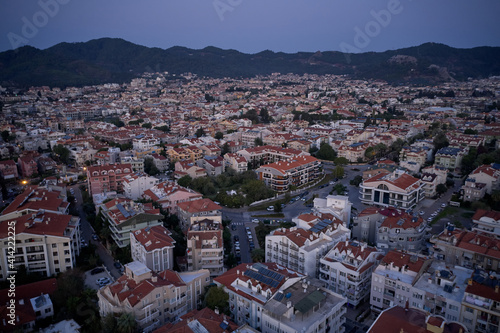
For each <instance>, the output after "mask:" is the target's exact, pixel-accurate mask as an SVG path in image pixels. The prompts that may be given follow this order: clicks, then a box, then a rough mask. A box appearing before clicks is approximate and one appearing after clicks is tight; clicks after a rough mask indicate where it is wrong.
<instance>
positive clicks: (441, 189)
mask: <svg viewBox="0 0 500 333" xmlns="http://www.w3.org/2000/svg"><path fill="white" fill-rule="evenodd" d="M446 191H448V188H447V187H446V185H445V184H438V186H436V193H437V194H439V195H441V194H444V193H446Z"/></svg>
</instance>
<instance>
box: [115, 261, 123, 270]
mask: <svg viewBox="0 0 500 333" xmlns="http://www.w3.org/2000/svg"><path fill="white" fill-rule="evenodd" d="M113 266H115V268H116V269H120V268H122V265H121V264H120V263H119V262H116V261H115V263H114V264H113Z"/></svg>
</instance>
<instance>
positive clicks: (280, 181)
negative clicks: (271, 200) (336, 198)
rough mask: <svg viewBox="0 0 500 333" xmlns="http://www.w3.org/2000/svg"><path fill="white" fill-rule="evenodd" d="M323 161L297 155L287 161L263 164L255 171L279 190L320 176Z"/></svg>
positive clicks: (261, 178)
mask: <svg viewBox="0 0 500 333" xmlns="http://www.w3.org/2000/svg"><path fill="white" fill-rule="evenodd" d="M320 165H321V162H320V161H319V160H318V159H316V158H315V157H312V156H295V157H293V158H290V159H288V160H285V161H278V162H274V163H271V164H267V165H263V166H261V167H260V168H258V169H257V170H255V172H256V173H257V177H258V179H260V180H263V181H264V183H265V184H266V185H267V186H269V187H270V188H271V189H272V190H274V191H277V192H286V191H288V190H289V189H290V186H301V185H304V184H307V183H309V182H311V181H314V180H316V179H318V178H319V177H320V172H321V171H320Z"/></svg>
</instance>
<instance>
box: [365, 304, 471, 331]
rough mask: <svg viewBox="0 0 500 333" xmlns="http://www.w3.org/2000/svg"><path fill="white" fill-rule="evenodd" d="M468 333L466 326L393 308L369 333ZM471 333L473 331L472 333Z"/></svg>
mask: <svg viewBox="0 0 500 333" xmlns="http://www.w3.org/2000/svg"><path fill="white" fill-rule="evenodd" d="M401 332H407V333H417V332H422V333H424V332H425V333H431V332H441V333H466V332H467V328H466V326H465V325H464V324H462V323H460V322H457V321H452V320H445V319H444V318H443V317H442V316H439V315H433V314H429V313H428V312H426V311H424V310H420V309H416V308H409V307H403V306H401V305H399V306H393V307H391V308H388V309H386V310H384V311H382V313H380V315H379V316H378V317H377V319H376V320H375V322H374V323H373V324H372V325H371V326H370V328H369V329H368V333H401ZM470 332H471V331H470Z"/></svg>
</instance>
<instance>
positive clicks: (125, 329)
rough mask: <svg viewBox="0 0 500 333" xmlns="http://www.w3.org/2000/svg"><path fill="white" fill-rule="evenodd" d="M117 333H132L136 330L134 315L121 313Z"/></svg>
mask: <svg viewBox="0 0 500 333" xmlns="http://www.w3.org/2000/svg"><path fill="white" fill-rule="evenodd" d="M116 328H117V332H119V333H134V332H135V331H136V330H137V322H136V321H135V318H134V315H133V314H131V313H128V312H124V313H122V315H121V316H120V317H119V318H118V324H117V327H116Z"/></svg>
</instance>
